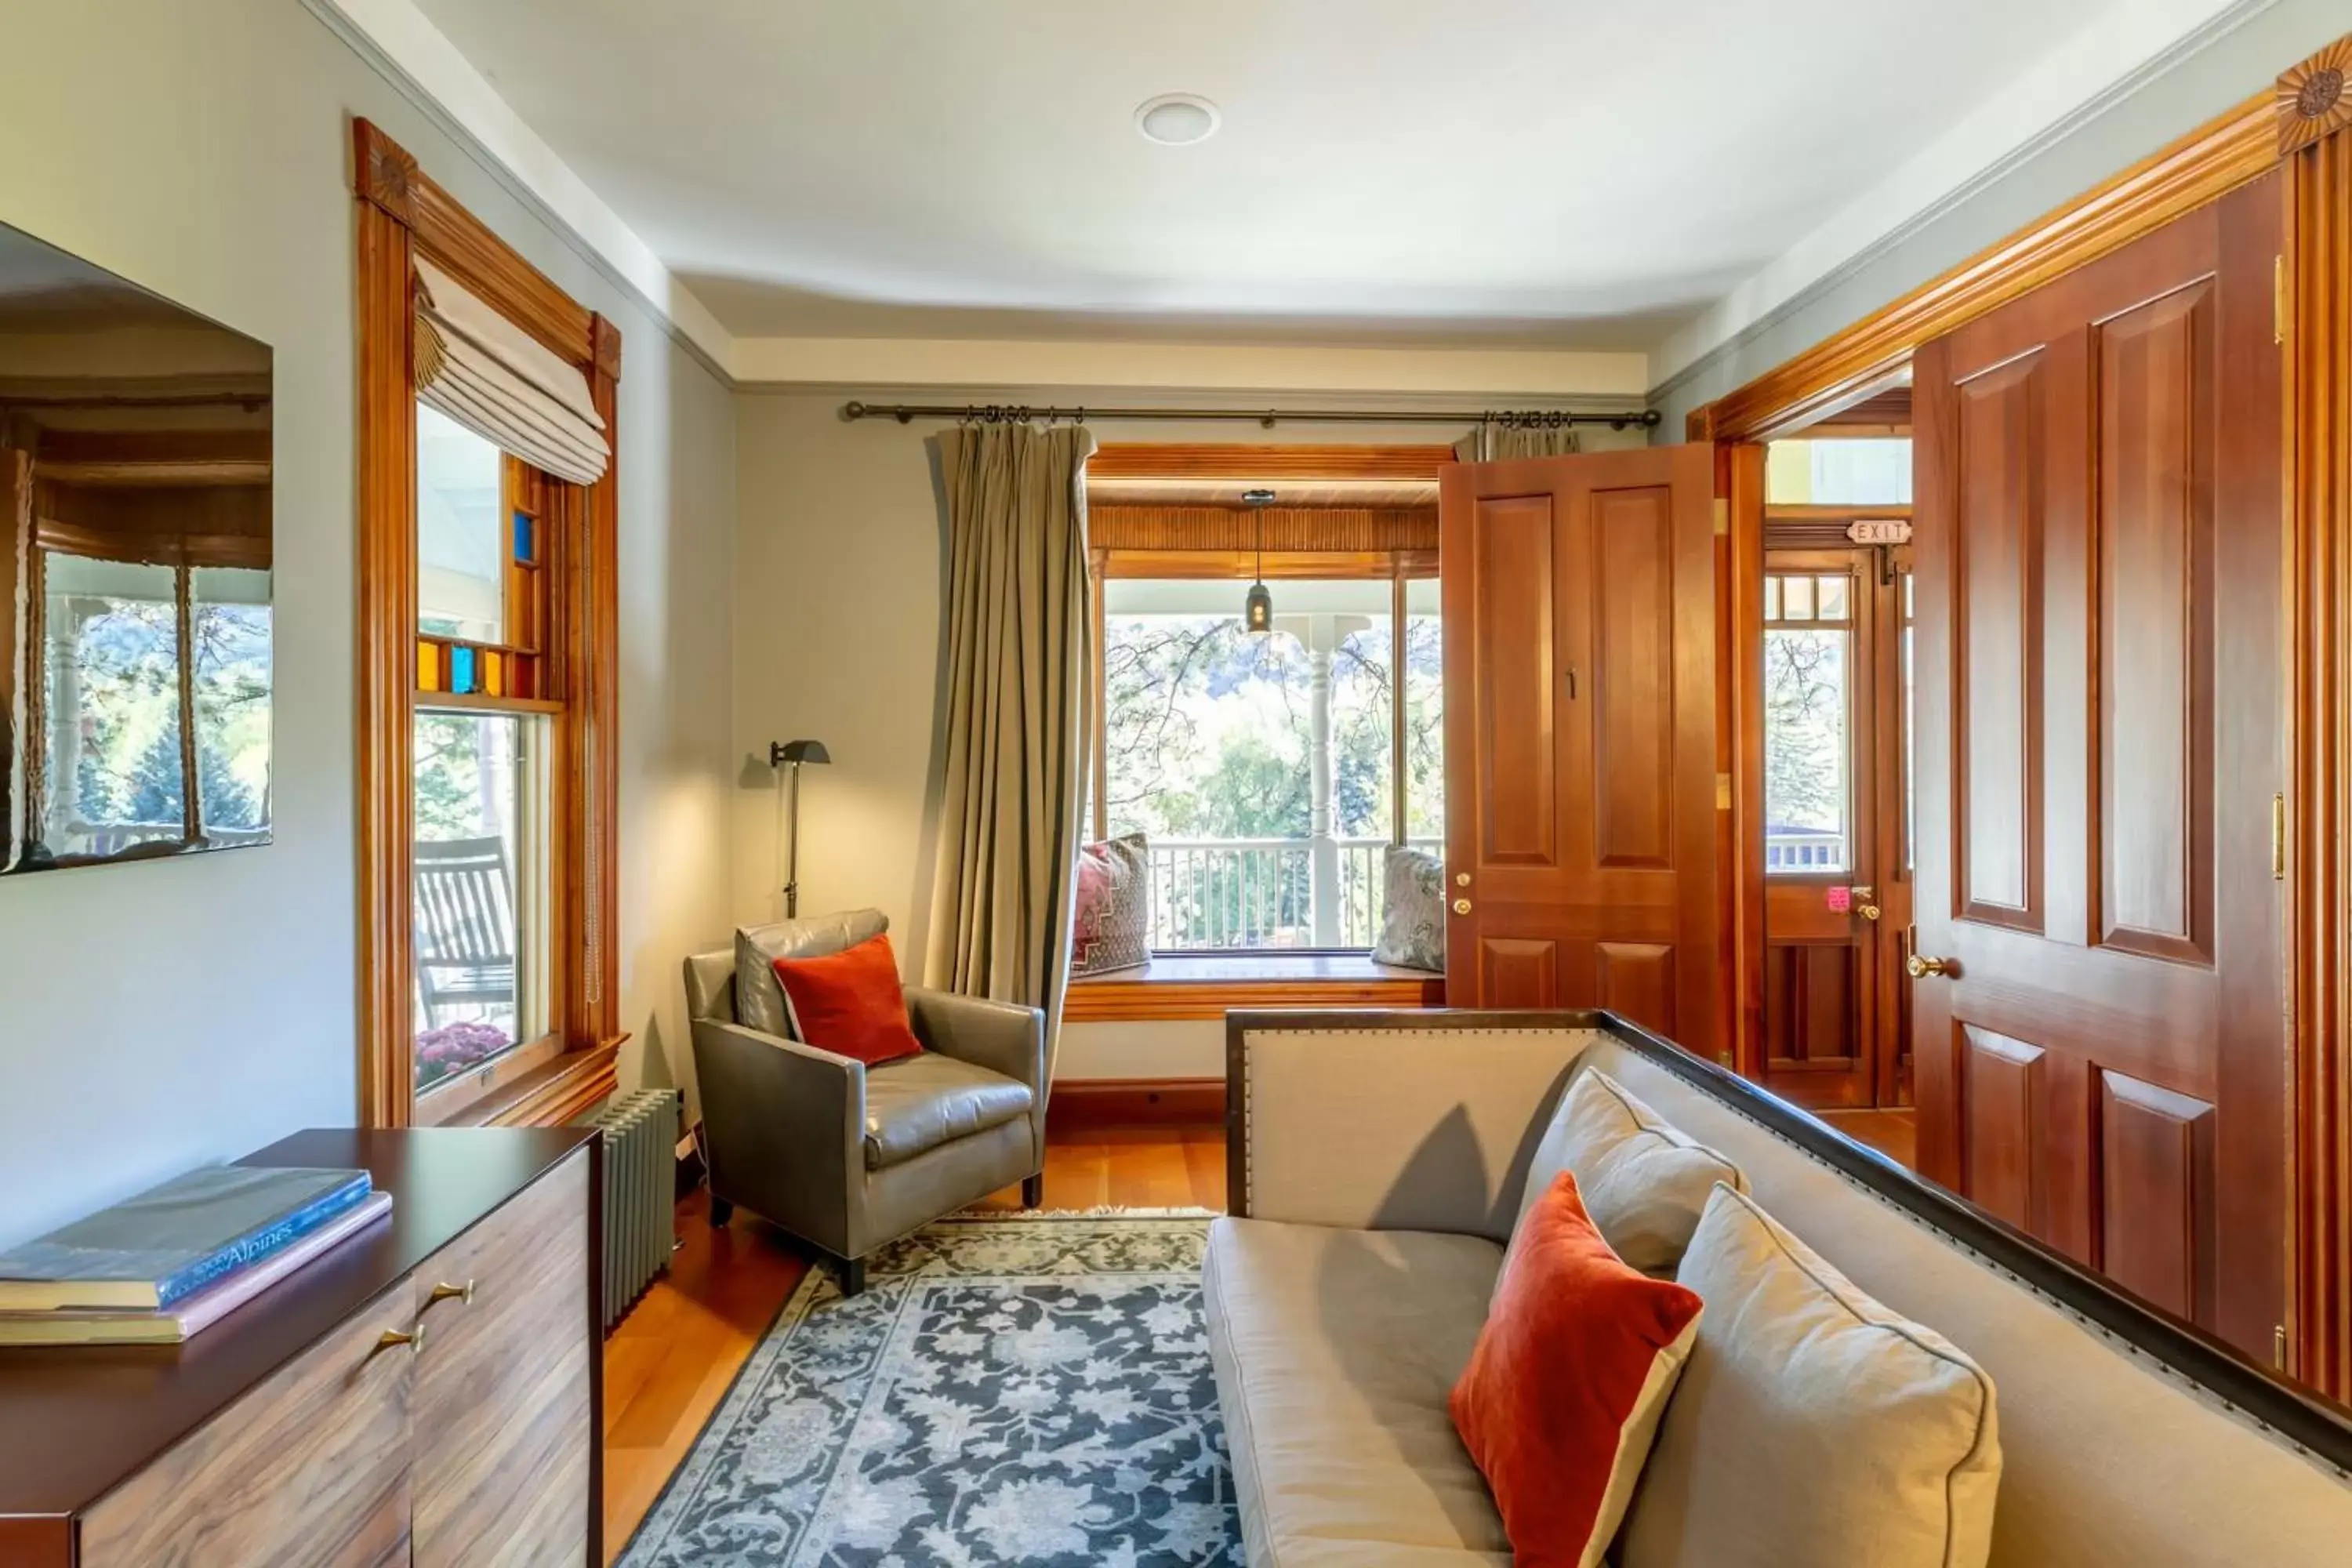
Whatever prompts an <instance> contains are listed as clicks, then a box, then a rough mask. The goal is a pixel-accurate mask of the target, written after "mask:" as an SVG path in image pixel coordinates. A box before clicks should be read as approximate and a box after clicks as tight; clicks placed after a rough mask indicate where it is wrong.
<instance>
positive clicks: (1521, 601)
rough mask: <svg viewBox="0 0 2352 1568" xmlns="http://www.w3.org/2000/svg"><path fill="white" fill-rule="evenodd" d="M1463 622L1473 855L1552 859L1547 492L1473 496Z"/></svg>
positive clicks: (1496, 861)
mask: <svg viewBox="0 0 2352 1568" xmlns="http://www.w3.org/2000/svg"><path fill="white" fill-rule="evenodd" d="M1476 504H1477V507H1478V521H1477V527H1476V530H1475V535H1474V537H1475V539H1476V541H1477V546H1476V548H1477V557H1478V558H1477V563H1476V565H1475V576H1476V581H1477V584H1478V593H1477V602H1476V609H1475V615H1474V618H1473V621H1472V624H1471V626H1470V635H1471V637H1472V639H1473V641H1474V644H1475V655H1474V658H1473V663H1474V667H1475V669H1476V671H1477V746H1478V751H1479V753H1480V754H1479V767H1478V778H1479V782H1480V784H1481V786H1482V788H1481V790H1480V796H1479V808H1480V809H1479V812H1478V826H1479V836H1480V843H1479V846H1478V858H1479V861H1480V863H1481V864H1483V865H1488V866H1514V867H1551V866H1555V865H1558V864H1559V858H1560V857H1559V815H1560V814H1559V776H1558V773H1556V771H1555V770H1556V768H1557V766H1558V757H1557V751H1558V746H1557V734H1558V726H1559V713H1558V707H1557V703H1558V698H1559V683H1558V679H1557V675H1556V671H1555V669H1554V668H1553V666H1554V660H1555V658H1556V657H1557V652H1556V637H1557V627H1556V622H1555V616H1556V615H1557V611H1558V606H1557V605H1555V604H1554V603H1553V595H1554V591H1555V587H1556V584H1557V577H1556V573H1555V566H1556V563H1557V560H1558V555H1559V542H1558V540H1557V538H1556V531H1555V529H1554V526H1553V522H1554V505H1553V499H1552V497H1550V496H1549V495H1534V496H1509V497H1504V498H1500V499H1495V500H1480V501H1478V502H1477V503H1476Z"/></svg>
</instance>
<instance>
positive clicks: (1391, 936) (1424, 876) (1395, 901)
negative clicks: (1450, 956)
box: [1372, 844, 1445, 974]
mask: <svg viewBox="0 0 2352 1568" xmlns="http://www.w3.org/2000/svg"><path fill="white" fill-rule="evenodd" d="M1381 900H1382V907H1381V940H1380V942H1379V943H1378V945H1376V946H1375V947H1373V949H1372V960H1373V962H1374V963H1393V964H1395V965H1397V966H1398V967H1400V968H1402V969H1427V970H1431V971H1433V972H1434V973H1439V974H1443V973H1445V862H1444V861H1443V860H1440V859H1439V858H1437V857H1436V856H1434V855H1432V854H1430V853H1429V852H1428V851H1427V850H1423V849H1407V848H1405V847H1402V845H1394V844H1392V845H1391V846H1389V853H1388V862H1387V865H1386V866H1385V867H1384V868H1383V869H1382V871H1381Z"/></svg>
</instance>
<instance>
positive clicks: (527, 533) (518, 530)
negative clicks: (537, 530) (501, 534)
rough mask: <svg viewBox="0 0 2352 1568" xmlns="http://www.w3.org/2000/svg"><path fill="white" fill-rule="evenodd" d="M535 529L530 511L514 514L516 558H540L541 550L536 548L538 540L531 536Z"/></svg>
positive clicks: (529, 559)
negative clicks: (532, 526) (532, 525)
mask: <svg viewBox="0 0 2352 1568" xmlns="http://www.w3.org/2000/svg"><path fill="white" fill-rule="evenodd" d="M532 532H533V529H532V528H531V523H530V513H529V512H527V511H519V512H517V513H515V514H514V558H515V559H516V560H518V561H523V562H530V561H536V560H538V559H539V552H538V551H537V550H536V549H535V548H534V546H535V545H536V543H537V541H535V540H534V539H532V537H531V534H532Z"/></svg>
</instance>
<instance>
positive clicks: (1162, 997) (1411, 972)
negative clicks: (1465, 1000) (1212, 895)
mask: <svg viewBox="0 0 2352 1568" xmlns="http://www.w3.org/2000/svg"><path fill="white" fill-rule="evenodd" d="M1444 1005H1445V977H1444V975H1442V974H1431V973H1426V972H1425V971H1423V970H1419V969H1398V968H1395V967H1393V966H1391V965H1390V964H1385V963H1373V962H1372V960H1371V957H1370V955H1369V954H1367V953H1361V952H1213V953H1212V952H1198V953H1192V952H1188V953H1161V954H1159V955H1157V956H1155V957H1154V958H1153V959H1152V960H1151V962H1150V963H1148V964H1145V965H1143V966H1142V967H1141V968H1139V969H1122V970H1119V971H1118V972H1117V973H1112V974H1099V975H1093V976H1089V977H1087V978H1086V979H1083V980H1073V981H1072V982H1070V994H1069V1000H1068V1001H1067V1003H1066V1004H1065V1005H1064V1007H1063V1012H1062V1016H1063V1018H1064V1019H1065V1020H1066V1022H1069V1023H1073V1024H1102V1023H1111V1022H1116V1021H1128V1020H1139V1019H1160V1018H1222V1017H1223V1016H1225V1013H1226V1011H1227V1010H1228V1009H1231V1008H1244V1007H1390V1008H1397V1007H1443V1006H1444Z"/></svg>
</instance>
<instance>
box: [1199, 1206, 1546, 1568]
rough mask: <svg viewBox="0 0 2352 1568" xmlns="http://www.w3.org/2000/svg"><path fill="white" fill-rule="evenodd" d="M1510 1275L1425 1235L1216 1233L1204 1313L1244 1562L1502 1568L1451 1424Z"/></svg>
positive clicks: (1474, 1250) (1272, 1227) (1281, 1230)
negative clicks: (1461, 1384)
mask: <svg viewBox="0 0 2352 1568" xmlns="http://www.w3.org/2000/svg"><path fill="white" fill-rule="evenodd" d="M1502 1258H1503V1251H1502V1248H1501V1247H1497V1246H1496V1245H1495V1244H1494V1243H1493V1242H1491V1241H1488V1240H1486V1239H1485V1238H1483V1237H1468V1236H1441V1235H1437V1234H1435V1233H1433V1232H1427V1231H1409V1230H1389V1231H1361V1230H1339V1229H1333V1228H1330V1227H1328V1226H1308V1225H1282V1224H1276V1223H1274V1222H1270V1221H1265V1220H1248V1219H1230V1218H1228V1219H1220V1220H1218V1221H1216V1222H1215V1223H1213V1225H1212V1226H1210V1227H1209V1246H1208V1254H1207V1258H1206V1259H1205V1262H1204V1265H1203V1270H1202V1273H1203V1279H1202V1298H1203V1306H1204V1310H1205V1313H1206V1316H1207V1320H1208V1328H1209V1350H1210V1354H1211V1357H1212V1359H1213V1362H1214V1363H1215V1367H1216V1374H1217V1394H1218V1400H1219V1405H1220V1407H1221V1409H1222V1412H1223V1416H1224V1422H1225V1442H1226V1447H1228V1448H1229V1449H1230V1450H1231V1452H1232V1455H1233V1464H1234V1492H1235V1495H1236V1497H1237V1498H1238V1499H1239V1501H1240V1503H1241V1516H1242V1533H1243V1537H1244V1544H1245V1546H1246V1547H1247V1550H1248V1553H1249V1560H1250V1562H1252V1563H1258V1564H1265V1563H1276V1562H1279V1563H1281V1565H1282V1568H1321V1565H1324V1564H1331V1565H1334V1568H1336V1565H1338V1564H1343V1563H1344V1564H1349V1565H1350V1568H1402V1565H1404V1564H1408V1563H1411V1564H1430V1565H1433V1568H1434V1565H1438V1564H1451V1563H1465V1564H1467V1563H1486V1564H1493V1565H1495V1568H1507V1565H1508V1564H1509V1563H1510V1561H1511V1545H1510V1541H1509V1539H1508V1537H1507V1536H1506V1535H1505V1534H1504V1532H1503V1521H1502V1519H1501V1516H1500V1515H1498V1514H1497V1513H1496V1511H1495V1503H1494V1500H1493V1499H1492V1498H1491V1497H1489V1496H1488V1495H1487V1491H1486V1481H1485V1480H1484V1479H1483V1478H1481V1477H1480V1475H1479V1474H1478V1468H1477V1466H1475V1464H1473V1463H1472V1462H1471V1459H1470V1455H1469V1453H1468V1452H1467V1450H1465V1448H1464V1447H1462V1440H1461V1438H1460V1437H1459V1436H1456V1435H1455V1433H1454V1419H1453V1416H1452V1415H1451V1414H1450V1413H1449V1412H1448V1410H1447V1408H1446V1401H1447V1398H1448V1396H1449V1394H1451V1393H1452V1391H1453V1388H1454V1383H1455V1381H1456V1380H1457V1379H1458V1378H1459V1377H1460V1376H1461V1374H1462V1369H1463V1368H1464V1367H1465V1366H1466V1365H1467V1364H1468V1363H1469V1361H1470V1352H1471V1351H1472V1349H1473V1348H1474V1347H1475V1345H1476V1344H1477V1342H1478V1333H1479V1331H1480V1329H1481V1328H1482V1327H1483V1326H1484V1325H1485V1322H1486V1297H1487V1294H1488V1292H1489V1291H1490V1290H1491V1289H1492V1288H1493V1285H1494V1280H1495V1273H1496V1268H1498V1267H1500V1265H1501V1263H1502Z"/></svg>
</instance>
